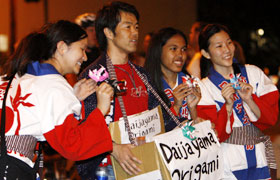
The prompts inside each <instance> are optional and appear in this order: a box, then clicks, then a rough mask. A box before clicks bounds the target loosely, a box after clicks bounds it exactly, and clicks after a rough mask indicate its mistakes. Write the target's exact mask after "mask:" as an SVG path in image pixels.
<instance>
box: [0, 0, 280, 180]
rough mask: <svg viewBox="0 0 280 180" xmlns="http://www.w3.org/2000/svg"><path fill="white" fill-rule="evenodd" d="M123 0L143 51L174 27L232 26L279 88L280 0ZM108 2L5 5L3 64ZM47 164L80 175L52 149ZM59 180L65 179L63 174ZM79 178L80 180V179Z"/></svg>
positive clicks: (15, 1)
mask: <svg viewBox="0 0 280 180" xmlns="http://www.w3.org/2000/svg"><path fill="white" fill-rule="evenodd" d="M123 1H125V2H128V3H130V4H133V5H134V6H135V7H136V8H137V9H138V11H139V13H140V36H139V43H138V51H139V52H141V51H143V45H142V44H143V42H144V37H145V35H146V34H147V33H149V32H154V31H157V30H158V29H161V28H163V27H167V26H172V27H174V28H177V29H180V30H182V31H183V32H184V33H185V34H186V35H188V34H189V33H190V29H191V26H192V24H193V23H194V22H196V21H203V22H206V23H214V22H215V23H221V24H224V25H226V26H228V27H229V29H230V31H231V32H232V38H233V40H236V41H237V42H239V43H240V45H241V47H242V48H243V51H244V54H245V58H246V63H249V64H254V65H257V66H258V67H260V68H261V69H263V70H265V72H266V74H267V75H268V76H269V77H270V78H271V79H272V80H273V81H274V83H275V84H276V83H277V80H278V78H279V77H280V68H279V67H280V21H279V20H280V18H279V17H280V1H279V0H266V1H264V0H254V1H249V0H247V1H246V0H243V1H241V0H211V1H210V0H172V1H171V0H123ZM107 2H108V0H0V60H1V61H0V62H1V63H3V62H4V61H5V59H6V58H7V56H8V55H9V54H11V53H12V52H13V51H14V48H15V46H16V45H17V43H18V42H19V41H20V40H21V38H23V37H24V36H25V35H27V34H28V33H30V32H32V31H34V30H37V29H38V28H40V27H41V26H42V25H43V24H45V23H47V22H52V21H56V20H59V19H66V20H70V21H74V19H75V18H76V17H77V16H78V15H80V14H82V13H85V12H93V13H96V12H97V11H98V9H99V8H101V7H102V6H103V5H104V4H106V3H107ZM1 63H0V66H1ZM279 132H280V128H279V123H278V125H277V126H275V128H273V129H270V130H268V131H267V133H268V134H270V135H271V137H272V140H273V143H274V147H275V151H276V158H277V160H278V162H279V164H278V166H280V136H279V134H280V133H279ZM45 149H46V148H45ZM45 162H46V165H47V163H51V164H52V163H53V162H56V165H55V166H53V165H50V167H52V168H54V167H57V168H56V169H59V167H62V166H66V167H67V168H66V169H64V171H67V173H69V172H71V171H72V172H74V173H75V170H74V169H73V162H69V161H65V160H63V161H61V157H57V156H56V153H55V152H52V151H51V150H49V151H48V152H47V154H46V161H45ZM61 163H63V165H61ZM47 166H48V165H47ZM278 168H279V167H278ZM45 171H48V170H45ZM60 171H62V170H60ZM49 172H50V173H53V172H54V170H50V169H49ZM45 173H47V172H45ZM56 173H58V172H56ZM67 173H65V174H67ZM74 173H72V174H74ZM51 176H54V175H50V177H51ZM55 176H56V177H59V175H57V174H56V175H55ZM68 176H69V175H68ZM73 176H74V175H73ZM278 177H279V178H280V171H279V170H278ZM76 178H77V179H78V177H77V176H76ZM57 179H63V178H57ZM71 179H75V178H71Z"/></svg>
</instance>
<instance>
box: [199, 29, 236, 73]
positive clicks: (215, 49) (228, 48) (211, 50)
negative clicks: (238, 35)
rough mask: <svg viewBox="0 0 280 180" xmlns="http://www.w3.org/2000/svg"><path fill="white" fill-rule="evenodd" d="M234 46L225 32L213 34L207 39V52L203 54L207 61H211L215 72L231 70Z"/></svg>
mask: <svg viewBox="0 0 280 180" xmlns="http://www.w3.org/2000/svg"><path fill="white" fill-rule="evenodd" d="M234 50H235V46H234V44H233V42H232V40H231V38H230V37H229V35H228V34H227V33H226V32H225V31H220V32H218V33H216V34H214V35H213V36H212V37H211V38H210V39H209V47H208V52H206V53H203V56H205V57H206V58H207V59H211V61H212V63H213V66H214V68H215V70H216V71H218V72H219V70H222V69H224V68H231V66H232V62H233V56H234Z"/></svg>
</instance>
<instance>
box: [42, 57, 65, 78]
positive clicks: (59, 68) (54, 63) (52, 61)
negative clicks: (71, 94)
mask: <svg viewBox="0 0 280 180" xmlns="http://www.w3.org/2000/svg"><path fill="white" fill-rule="evenodd" d="M44 63H48V64H51V65H52V66H53V67H54V68H55V69H56V70H57V71H58V72H59V73H60V74H61V75H63V76H64V75H65V74H66V73H64V72H63V69H62V66H61V65H60V64H59V62H58V61H57V59H56V58H50V59H48V60H47V61H45V62H44Z"/></svg>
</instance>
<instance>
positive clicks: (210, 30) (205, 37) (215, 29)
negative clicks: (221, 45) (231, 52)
mask: <svg viewBox="0 0 280 180" xmlns="http://www.w3.org/2000/svg"><path fill="white" fill-rule="evenodd" d="M221 31H224V32H226V33H227V34H228V35H229V36H231V33H230V31H229V29H228V28H227V27H226V26H224V25H221V24H208V25H206V26H205V27H204V28H203V30H202V31H201V32H200V34H199V38H198V42H199V48H200V50H202V49H203V50H205V51H206V52H208V51H209V49H208V48H209V45H210V42H209V39H210V38H211V37H212V36H213V35H215V34H216V33H219V32H221ZM211 66H212V62H211V61H210V60H209V59H206V58H205V57H204V56H202V57H201V60H200V69H201V79H202V78H205V77H207V76H208V75H209V70H210V68H211ZM232 66H233V69H234V73H235V74H237V73H240V69H239V68H238V65H237V63H233V64H232Z"/></svg>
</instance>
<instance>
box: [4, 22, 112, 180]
mask: <svg viewBox="0 0 280 180" xmlns="http://www.w3.org/2000/svg"><path fill="white" fill-rule="evenodd" d="M86 47H87V35H86V32H85V31H84V30H83V29H82V28H81V27H80V26H79V25H76V24H74V23H71V22H69V21H64V20H61V21H58V22H56V23H51V24H47V25H46V26H44V27H43V28H42V30H41V31H39V32H35V33H31V34H29V35H28V36H26V37H25V38H24V39H23V40H22V41H21V42H20V44H19V46H18V48H17V49H16V51H15V53H14V54H13V55H12V56H11V58H10V59H9V61H8V63H7V64H6V66H5V68H3V71H2V72H1V81H0V84H1V85H0V87H1V89H2V90H1V100H0V102H1V104H3V103H4V101H3V96H4V93H5V91H7V99H6V101H5V102H6V107H5V110H6V113H5V115H6V129H5V128H4V129H1V130H3V131H5V138H6V147H7V148H6V149H4V151H2V150H3V149H1V159H0V160H1V163H0V164H1V166H0V170H1V172H0V177H1V179H2V178H3V176H4V177H6V178H7V179H17V178H19V179H33V178H34V177H33V175H31V176H30V175H29V174H28V172H24V171H25V170H24V169H21V168H20V169H11V168H8V169H7V167H6V165H5V163H4V162H3V161H4V160H3V159H2V157H4V156H7V155H8V156H9V157H14V158H16V159H18V160H19V164H25V165H24V166H30V168H31V167H33V166H34V163H33V162H32V159H33V155H34V154H33V152H34V149H35V145H36V142H37V141H47V142H48V143H49V144H50V145H51V146H52V148H54V149H55V150H56V151H57V152H59V153H60V154H61V155H62V156H64V157H66V158H68V159H70V160H83V159H87V158H90V157H93V156H96V155H98V154H101V153H104V152H107V151H111V150H112V140H111V137H110V133H109V131H108V128H107V125H106V123H105V119H104V115H105V114H106V113H107V111H108V110H109V107H110V99H111V97H112V96H113V89H112V87H111V86H110V85H108V84H107V83H102V84H101V85H100V86H96V84H95V83H94V81H93V80H86V79H83V80H81V81H79V82H78V83H77V84H76V85H75V86H74V89H73V88H72V87H71V86H70V85H69V84H68V83H67V81H66V80H65V79H64V78H63V75H65V74H67V73H75V74H78V73H79V70H80V66H81V64H82V62H83V61H86V60H87V57H86V54H85V49H86ZM8 82H9V83H11V86H10V88H7V84H8ZM94 91H96V94H97V99H98V105H97V108H96V109H95V110H93V111H92V112H91V113H90V114H89V115H88V117H87V121H85V122H83V123H82V122H81V121H82V118H84V114H83V113H82V112H83V105H82V103H81V102H80V101H82V100H84V99H85V98H86V97H87V96H88V95H90V94H92V93H93V92H94ZM1 112H3V109H2V108H1ZM3 143H5V141H4V142H3V141H1V147H4V146H5V144H3ZM6 152H7V153H6ZM2 160H3V161H2ZM19 170H21V171H19ZM4 171H5V174H3V173H4ZM7 172H8V174H7ZM23 174H24V175H23Z"/></svg>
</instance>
